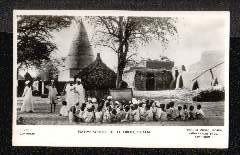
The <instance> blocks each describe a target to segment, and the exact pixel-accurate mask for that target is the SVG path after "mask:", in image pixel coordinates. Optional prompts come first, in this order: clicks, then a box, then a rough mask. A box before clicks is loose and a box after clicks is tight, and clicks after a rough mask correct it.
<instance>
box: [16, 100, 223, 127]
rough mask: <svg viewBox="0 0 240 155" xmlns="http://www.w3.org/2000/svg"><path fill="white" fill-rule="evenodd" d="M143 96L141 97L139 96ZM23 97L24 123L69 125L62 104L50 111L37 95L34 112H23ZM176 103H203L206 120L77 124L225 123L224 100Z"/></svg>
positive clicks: (192, 124)
mask: <svg viewBox="0 0 240 155" xmlns="http://www.w3.org/2000/svg"><path fill="white" fill-rule="evenodd" d="M137 98H141V97H139V96H138V97H137ZM154 98H155V99H156V100H159V101H160V102H161V103H166V102H168V101H169V100H172V99H171V98H170V99H169V98H166V97H164V98H161V97H154ZM20 100H21V99H18V106H17V111H18V112H17V116H18V117H22V118H23V123H24V124H27V125H63V124H64V125H68V124H69V122H68V118H67V117H63V116H59V109H60V107H61V104H60V103H59V104H57V106H56V112H55V113H50V104H49V101H48V99H42V98H39V97H35V99H34V100H35V102H34V105H35V107H34V109H35V112H34V113H21V112H19V111H20V107H21V102H19V101H20ZM174 101H175V104H176V105H178V104H181V105H183V104H194V105H196V104H201V105H202V109H203V111H204V113H205V115H206V119H205V120H191V121H190V120H188V121H166V122H155V121H153V122H136V123H135V122H131V123H111V124H105V123H102V124H101V123H100V124H99V123H90V124H87V123H78V124H76V125H83V124H84V125H127V126H131V125H149V126H156V125H157V126H222V125H224V101H221V102H197V103H196V102H192V101H189V100H187V99H186V100H184V99H178V98H177V99H176V98H175V100H174Z"/></svg>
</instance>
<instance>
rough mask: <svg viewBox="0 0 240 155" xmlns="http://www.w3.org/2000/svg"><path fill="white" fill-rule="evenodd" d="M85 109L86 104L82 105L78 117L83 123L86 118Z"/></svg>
mask: <svg viewBox="0 0 240 155" xmlns="http://www.w3.org/2000/svg"><path fill="white" fill-rule="evenodd" d="M85 108H86V103H83V104H82V105H81V108H80V111H79V113H78V115H77V116H78V118H79V120H80V121H81V122H84V119H83V116H84V113H85Z"/></svg>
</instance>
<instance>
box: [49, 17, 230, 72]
mask: <svg viewBox="0 0 240 155" xmlns="http://www.w3.org/2000/svg"><path fill="white" fill-rule="evenodd" d="M84 25H85V27H86V30H87V33H88V36H89V40H90V43H91V41H92V40H93V37H94V34H95V33H94V30H95V29H94V26H93V25H90V24H89V23H87V22H84ZM176 26H177V30H178V36H177V38H175V39H173V40H171V41H170V43H169V45H168V48H167V49H166V51H164V52H163V50H162V47H161V42H159V41H158V40H153V41H152V42H151V43H149V44H148V45H146V46H143V47H139V49H138V51H137V52H138V57H143V58H150V59H157V58H158V57H159V56H160V55H164V56H167V57H169V58H170V59H172V60H174V62H175V64H176V65H185V66H189V65H191V64H193V63H196V62H197V61H199V60H200V58H201V54H202V53H203V52H204V51H217V52H224V49H225V47H224V46H225V44H224V33H223V32H224V29H225V26H226V23H225V21H224V18H221V17H208V16H199V17H197V16H196V17H183V18H178V19H177V24H176ZM76 34H77V29H76V24H75V23H73V24H72V25H71V26H70V27H68V28H65V29H63V30H61V31H60V32H53V36H54V40H55V43H56V45H57V47H58V51H56V52H55V53H54V56H55V57H66V56H67V54H68V52H69V49H70V46H71V42H72V40H73V37H74V36H75V35H76ZM93 52H94V55H95V56H96V54H97V53H101V57H102V59H103V61H104V63H106V64H107V65H108V66H109V67H110V68H112V69H115V68H116V64H117V57H116V54H115V53H114V52H112V51H111V49H109V48H105V47H99V46H98V47H94V46H93Z"/></svg>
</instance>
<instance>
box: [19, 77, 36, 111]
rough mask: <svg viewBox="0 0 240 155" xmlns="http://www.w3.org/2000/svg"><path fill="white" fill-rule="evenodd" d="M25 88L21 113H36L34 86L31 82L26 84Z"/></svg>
mask: <svg viewBox="0 0 240 155" xmlns="http://www.w3.org/2000/svg"><path fill="white" fill-rule="evenodd" d="M25 85H26V86H25V88H24V91H23V95H22V97H23V104H22V106H21V112H34V108H33V101H32V85H31V82H30V81H26V82H25Z"/></svg>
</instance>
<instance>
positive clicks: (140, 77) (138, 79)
mask: <svg viewBox="0 0 240 155" xmlns="http://www.w3.org/2000/svg"><path fill="white" fill-rule="evenodd" d="M146 75H147V74H146V72H141V71H136V74H135V76H134V82H135V89H136V90H146Z"/></svg>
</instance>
